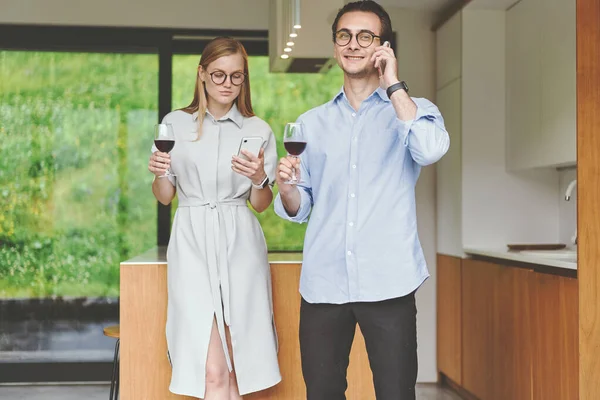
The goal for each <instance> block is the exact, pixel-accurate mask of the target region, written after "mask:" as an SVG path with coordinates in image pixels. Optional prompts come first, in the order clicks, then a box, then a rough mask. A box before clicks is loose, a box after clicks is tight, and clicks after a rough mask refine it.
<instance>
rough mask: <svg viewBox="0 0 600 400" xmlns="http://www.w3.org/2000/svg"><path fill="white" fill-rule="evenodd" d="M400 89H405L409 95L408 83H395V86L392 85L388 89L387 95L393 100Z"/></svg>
mask: <svg viewBox="0 0 600 400" xmlns="http://www.w3.org/2000/svg"><path fill="white" fill-rule="evenodd" d="M400 89H403V90H404V91H405V92H406V93H408V85H407V84H406V82H404V81H400V82H397V83H394V84H393V85H390V87H388V88H387V90H386V91H385V93H386V94H387V96H388V98H389V99H391V98H392V94H393V93H394V92H395V91H396V90H400Z"/></svg>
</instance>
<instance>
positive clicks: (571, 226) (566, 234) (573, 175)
mask: <svg viewBox="0 0 600 400" xmlns="http://www.w3.org/2000/svg"><path fill="white" fill-rule="evenodd" d="M559 176H560V184H559V190H558V208H559V215H560V221H559V224H560V232H559V242H560V243H564V244H566V245H567V246H572V245H573V244H572V242H571V236H573V235H575V231H576V229H577V186H575V187H574V188H573V191H572V192H571V200H569V201H565V192H566V191H567V186H569V183H570V182H571V181H572V180H573V179H577V169H576V168H569V169H564V170H561V171H559Z"/></svg>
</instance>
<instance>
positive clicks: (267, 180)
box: [250, 176, 269, 190]
mask: <svg viewBox="0 0 600 400" xmlns="http://www.w3.org/2000/svg"><path fill="white" fill-rule="evenodd" d="M250 182H251V183H252V187H253V188H254V189H259V190H260V189H264V188H265V187H267V185H268V184H269V177H268V176H265V179H263V181H262V182H261V183H259V184H258V185H255V184H254V182H252V181H250Z"/></svg>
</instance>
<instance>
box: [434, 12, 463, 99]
mask: <svg viewBox="0 0 600 400" xmlns="http://www.w3.org/2000/svg"><path fill="white" fill-rule="evenodd" d="M461 32H462V13H461V12H459V13H456V14H455V15H454V16H453V17H452V18H450V20H448V22H446V23H445V24H444V25H442V26H441V27H440V28H439V30H438V31H437V32H436V55H437V57H436V86H435V87H436V89H438V90H439V89H441V88H443V87H444V86H446V85H447V84H449V83H450V82H452V81H453V80H455V79H457V78H459V77H460V74H461V64H462V63H461V58H462V39H461V38H462V34H461Z"/></svg>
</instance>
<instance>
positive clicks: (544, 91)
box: [506, 0, 576, 170]
mask: <svg viewBox="0 0 600 400" xmlns="http://www.w3.org/2000/svg"><path fill="white" fill-rule="evenodd" d="M575 4H576V3H575V0H521V1H520V2H519V3H517V4H516V5H515V6H513V7H512V8H511V9H510V10H508V11H507V13H506V78H507V96H506V102H507V107H506V110H507V111H506V127H507V132H506V133H507V167H508V169H511V170H520V169H526V168H536V167H547V166H560V165H570V164H575V162H576V150H575V147H576V67H575V60H576V54H575V50H576V45H575V31H576V21H575Z"/></svg>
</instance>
